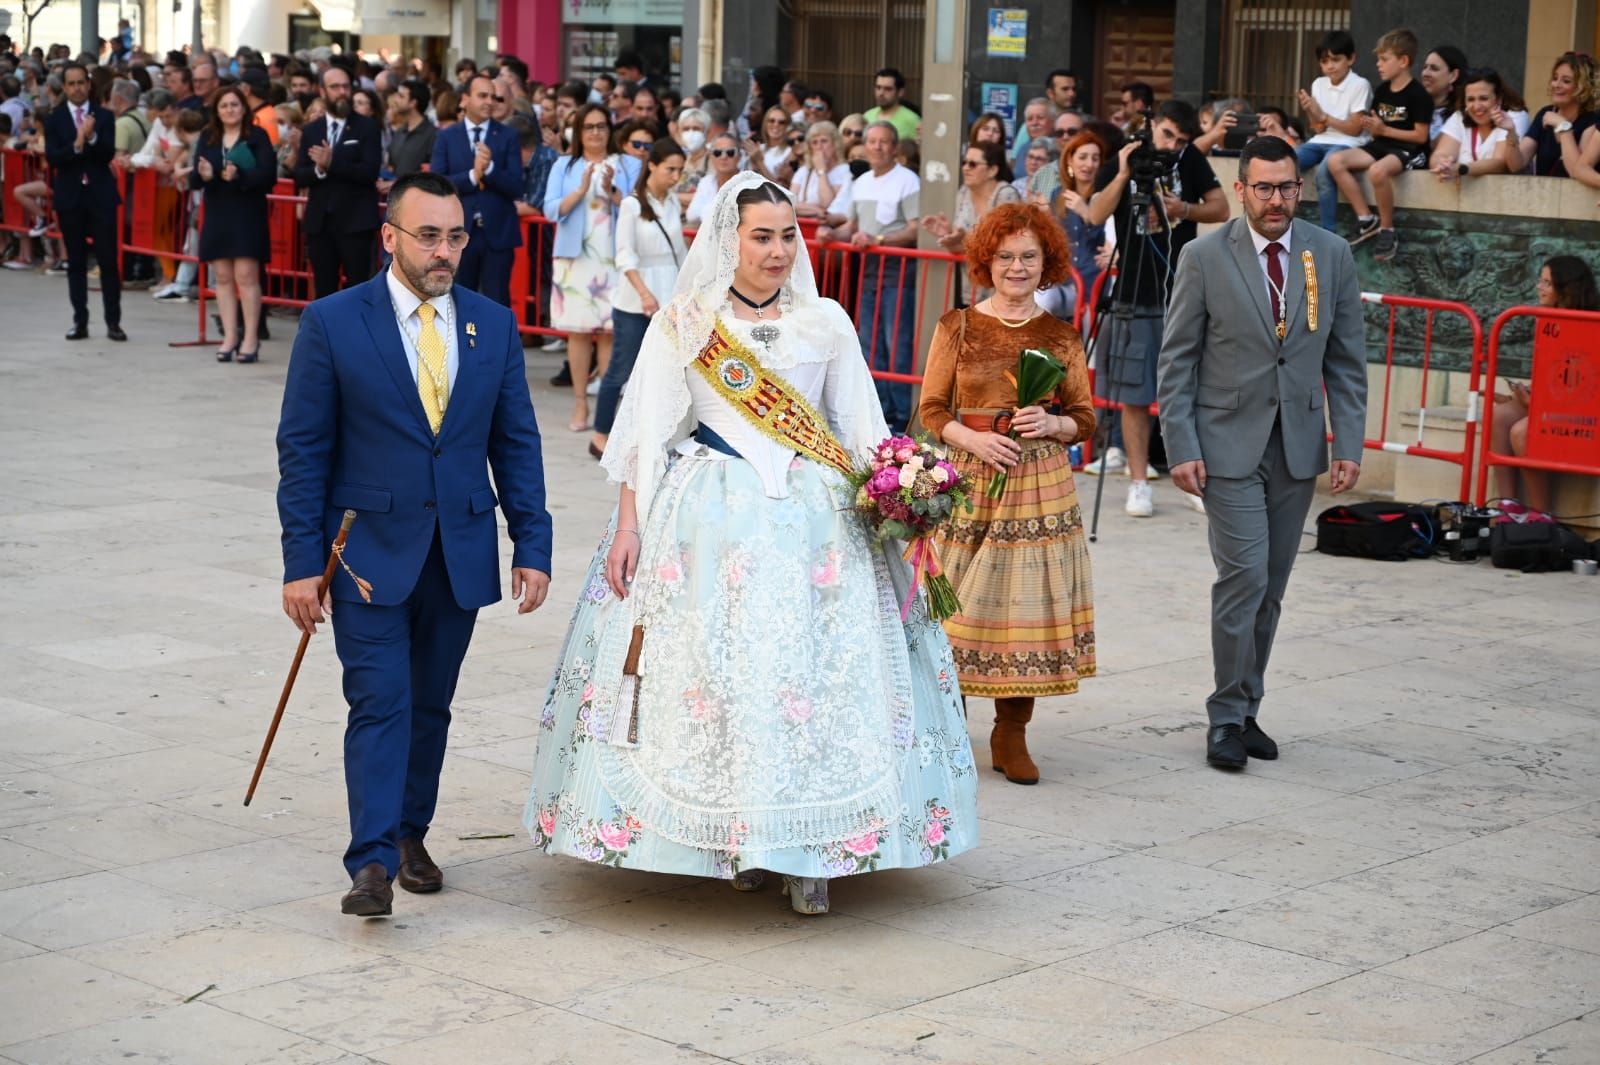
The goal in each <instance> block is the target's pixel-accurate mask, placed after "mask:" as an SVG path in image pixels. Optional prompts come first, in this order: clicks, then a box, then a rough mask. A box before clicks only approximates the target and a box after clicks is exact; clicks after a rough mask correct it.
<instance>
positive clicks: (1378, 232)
mask: <svg viewBox="0 0 1600 1065" xmlns="http://www.w3.org/2000/svg"><path fill="white" fill-rule="evenodd" d="M1373 51H1374V53H1375V54H1376V56H1377V60H1378V77H1379V78H1381V79H1382V84H1380V85H1379V86H1378V87H1377V88H1376V89H1375V90H1373V93H1372V109H1371V110H1370V111H1368V112H1367V113H1366V114H1365V115H1364V116H1362V119H1361V126H1362V128H1363V129H1364V130H1365V131H1366V133H1367V134H1368V135H1369V136H1371V137H1372V140H1371V141H1370V142H1368V143H1367V144H1366V145H1365V146H1364V147H1361V148H1346V149H1345V150H1344V151H1342V152H1337V153H1335V154H1333V155H1330V156H1329V157H1328V173H1329V174H1330V175H1332V177H1333V180H1334V182H1335V184H1337V185H1338V186H1339V190H1340V191H1341V192H1343V193H1344V198H1345V199H1346V200H1348V201H1349V202H1350V206H1351V207H1353V208H1354V209H1355V212H1356V228H1355V231H1354V232H1353V233H1351V234H1350V243H1351V244H1360V243H1361V242H1362V241H1364V240H1366V239H1367V238H1369V237H1373V236H1376V237H1377V238H1378V242H1377V243H1376V244H1374V245H1373V250H1372V257H1373V258H1374V259H1376V260H1378V261H1379V262H1387V261H1388V260H1390V259H1393V258H1394V256H1395V252H1396V251H1398V250H1399V247H1400V241H1399V238H1398V237H1396V236H1395V232H1394V178H1395V175H1396V174H1399V173H1400V172H1401V171H1403V170H1415V169H1419V168H1421V167H1423V166H1425V165H1427V161H1428V126H1429V124H1430V123H1431V122H1432V120H1433V97H1432V96H1429V95H1428V90H1427V89H1424V88H1423V87H1422V85H1421V84H1420V83H1418V82H1417V81H1416V80H1415V79H1413V78H1412V77H1411V63H1412V61H1413V60H1414V59H1415V58H1416V54H1417V36H1416V34H1414V33H1412V32H1411V31H1410V30H1390V31H1389V32H1388V33H1386V34H1384V35H1383V36H1382V37H1380V38H1378V46H1377V47H1376V48H1375V49H1373ZM1363 170H1365V171H1366V172H1367V176H1368V177H1369V178H1370V179H1371V180H1372V194H1373V197H1374V198H1375V199H1377V201H1378V216H1377V217H1376V218H1374V217H1373V216H1372V215H1370V214H1368V213H1367V200H1366V197H1365V196H1363V195H1362V193H1361V181H1360V179H1359V178H1357V177H1356V174H1358V173H1360V172H1361V171H1363Z"/></svg>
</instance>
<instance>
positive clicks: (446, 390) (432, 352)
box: [417, 303, 450, 436]
mask: <svg viewBox="0 0 1600 1065" xmlns="http://www.w3.org/2000/svg"><path fill="white" fill-rule="evenodd" d="M438 313H439V312H438V308H436V307H434V305H433V304H431V303H423V304H420V305H419V306H418V307H417V317H418V318H420V319H422V330H421V333H420V335H419V336H418V338H417V355H418V365H417V392H418V394H419V395H421V397H422V410H423V412H424V413H426V414H427V415H428V425H429V426H431V427H432V428H433V432H434V435H435V436H437V435H438V433H439V426H440V425H442V424H444V412H445V408H446V407H448V406H450V372H449V370H448V369H447V367H446V364H445V355H444V337H442V336H440V335H439V330H437V329H435V328H434V325H433V320H434V317H435V316H436V315H437V314H438Z"/></svg>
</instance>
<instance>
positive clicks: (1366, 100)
mask: <svg viewBox="0 0 1600 1065" xmlns="http://www.w3.org/2000/svg"><path fill="white" fill-rule="evenodd" d="M1355 61H1356V42H1355V38H1354V37H1352V36H1350V34H1348V33H1346V32H1345V31H1344V30H1332V31H1330V32H1328V33H1326V34H1323V37H1322V40H1321V41H1319V42H1318V43H1317V62H1318V64H1320V65H1321V67H1322V77H1320V78H1318V79H1317V80H1316V81H1314V82H1312V83H1311V91H1310V92H1306V91H1305V90H1304V89H1301V90H1300V108H1301V110H1303V111H1304V112H1305V113H1306V118H1307V120H1309V121H1310V123H1311V128H1312V129H1314V130H1316V131H1317V135H1316V136H1315V137H1312V138H1311V139H1310V140H1308V141H1306V142H1305V143H1304V144H1302V145H1300V147H1298V148H1296V149H1295V153H1294V154H1295V158H1296V159H1298V160H1299V162H1300V172H1301V173H1302V174H1304V173H1305V172H1306V171H1307V170H1312V171H1315V172H1316V175H1317V179H1316V180H1317V214H1318V216H1319V218H1320V221H1321V223H1322V228H1323V229H1326V230H1328V231H1330V232H1332V231H1333V228H1334V212H1335V211H1336V210H1337V209H1338V206H1339V190H1338V187H1337V186H1336V185H1334V183H1333V176H1332V175H1331V174H1329V173H1328V167H1327V165H1326V162H1325V160H1326V158H1327V157H1328V156H1330V155H1332V154H1333V153H1334V152H1339V151H1343V150H1344V149H1346V148H1358V147H1360V146H1361V145H1363V144H1365V143H1367V139H1368V138H1367V135H1366V133H1365V132H1363V131H1362V128H1361V115H1362V114H1363V113H1365V112H1366V111H1367V110H1368V109H1370V108H1371V107H1372V83H1371V82H1369V81H1368V80H1367V79H1366V78H1363V77H1362V76H1361V75H1360V74H1357V73H1354V72H1353V71H1352V70H1351V69H1350V68H1351V67H1352V66H1353V65H1354V64H1355Z"/></svg>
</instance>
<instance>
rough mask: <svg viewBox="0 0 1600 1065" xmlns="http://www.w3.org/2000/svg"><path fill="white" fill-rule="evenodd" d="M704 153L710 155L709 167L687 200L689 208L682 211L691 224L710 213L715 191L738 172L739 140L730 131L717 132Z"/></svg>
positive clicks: (698, 222) (715, 196) (684, 217)
mask: <svg viewBox="0 0 1600 1065" xmlns="http://www.w3.org/2000/svg"><path fill="white" fill-rule="evenodd" d="M706 154H707V155H709V156H710V157H711V169H710V170H707V171H706V176H705V177H703V178H701V179H700V187H699V188H697V189H695V193H694V199H692V200H690V201H689V209H688V210H687V211H685V212H684V213H683V220H684V221H685V222H687V223H688V224H689V225H691V226H698V225H699V224H700V222H701V221H702V220H703V219H704V218H705V217H706V216H708V215H709V214H710V213H711V205H712V204H714V203H716V202H717V193H718V192H719V191H721V189H722V186H724V185H726V184H727V183H728V179H729V178H731V177H733V175H735V174H737V173H738V172H739V141H738V139H737V138H736V137H734V135H733V134H732V133H719V134H717V135H716V136H715V137H713V138H712V139H711V147H710V148H708V149H707V150H706Z"/></svg>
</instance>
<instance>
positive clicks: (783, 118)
mask: <svg viewBox="0 0 1600 1065" xmlns="http://www.w3.org/2000/svg"><path fill="white" fill-rule="evenodd" d="M801 136H802V134H801V133H800V131H799V130H797V129H795V127H794V122H793V121H792V120H791V119H790V118H789V112H787V111H785V110H784V109H783V108H781V107H769V108H767V110H766V113H765V114H764V115H762V116H761V133H760V138H759V140H758V139H757V138H756V137H751V138H750V139H749V140H747V141H745V142H744V145H743V147H744V153H745V155H746V156H748V157H749V161H750V162H749V165H750V169H751V170H754V171H755V172H756V173H758V174H760V175H761V176H762V177H764V178H766V179H767V180H768V181H771V182H772V183H774V184H776V185H779V186H781V187H783V188H787V187H788V185H789V182H790V181H792V180H793V179H794V170H795V148H797V147H799V145H800V144H801V143H802V142H801V140H800V138H801Z"/></svg>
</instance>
